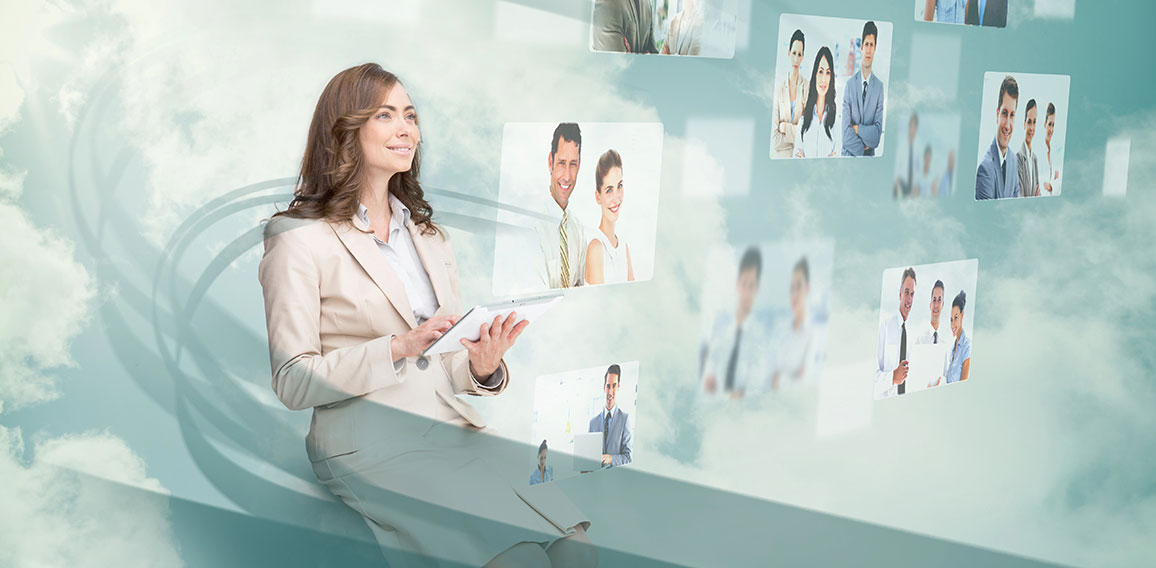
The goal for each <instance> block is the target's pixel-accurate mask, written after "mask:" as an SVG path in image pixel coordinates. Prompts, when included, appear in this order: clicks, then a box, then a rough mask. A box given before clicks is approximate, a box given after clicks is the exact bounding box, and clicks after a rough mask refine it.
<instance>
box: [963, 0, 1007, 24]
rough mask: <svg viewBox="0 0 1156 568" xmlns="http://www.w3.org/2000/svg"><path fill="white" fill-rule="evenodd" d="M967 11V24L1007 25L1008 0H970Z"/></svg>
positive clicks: (965, 20)
mask: <svg viewBox="0 0 1156 568" xmlns="http://www.w3.org/2000/svg"><path fill="white" fill-rule="evenodd" d="M965 12H966V13H967V15H966V16H965V17H964V19H963V23H965V24H968V25H972V26H992V27H996V28H1003V27H1007V0H968V2H967V9H966V10H965Z"/></svg>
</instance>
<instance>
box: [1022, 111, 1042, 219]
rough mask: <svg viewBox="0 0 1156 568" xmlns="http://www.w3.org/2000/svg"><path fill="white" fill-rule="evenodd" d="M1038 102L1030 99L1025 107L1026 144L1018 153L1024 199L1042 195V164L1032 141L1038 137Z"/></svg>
mask: <svg viewBox="0 0 1156 568" xmlns="http://www.w3.org/2000/svg"><path fill="white" fill-rule="evenodd" d="M1038 111H1039V108H1037V107H1036V100H1035V99H1029V100H1028V106H1026V107H1024V143H1023V145H1022V146H1020V151H1019V152H1016V165H1017V166H1019V167H1018V169H1019V177H1020V180H1019V181H1020V195H1021V196H1022V197H1036V196H1037V195H1039V194H1040V163H1039V161H1038V160H1037V157H1036V153H1035V152H1033V151H1032V140H1033V139H1034V138H1035V137H1036V113H1037V112H1038Z"/></svg>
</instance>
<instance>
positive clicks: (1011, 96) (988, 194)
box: [975, 75, 1020, 201]
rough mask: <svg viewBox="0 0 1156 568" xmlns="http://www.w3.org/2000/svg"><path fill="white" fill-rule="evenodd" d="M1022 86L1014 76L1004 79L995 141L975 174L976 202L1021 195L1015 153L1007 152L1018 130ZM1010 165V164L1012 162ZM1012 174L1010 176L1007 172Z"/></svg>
mask: <svg viewBox="0 0 1156 568" xmlns="http://www.w3.org/2000/svg"><path fill="white" fill-rule="evenodd" d="M1019 97H1020V87H1019V83H1016V80H1015V77H1012V76H1011V75H1008V76H1006V77H1004V79H1003V82H1001V83H1000V86H999V106H997V107H996V109H995V119H996V132H995V139H994V140H992V141H991V146H990V147H989V148H988V150H987V154H985V155H984V157H983V159H982V161H980V163H979V167H978V168H977V169H976V171H975V199H976V200H977V201H978V200H981V199H1003V198H1005V197H1019V196H1020V176H1019V166H1018V162H1017V159H1016V154H1015V152H1009V151H1008V144H1009V143H1011V136H1012V132H1013V131H1014V130H1015V120H1016V107H1018V106H1019ZM1009 162H1010V163H1009ZM1009 171H1010V172H1011V175H1010V176H1009V175H1008V172H1009Z"/></svg>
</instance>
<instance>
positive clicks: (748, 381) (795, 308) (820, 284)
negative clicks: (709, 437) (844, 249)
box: [698, 240, 834, 401]
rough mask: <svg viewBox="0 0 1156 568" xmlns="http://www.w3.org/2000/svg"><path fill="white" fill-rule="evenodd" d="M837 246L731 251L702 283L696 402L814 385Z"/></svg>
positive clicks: (710, 263)
mask: <svg viewBox="0 0 1156 568" xmlns="http://www.w3.org/2000/svg"><path fill="white" fill-rule="evenodd" d="M833 259H834V244H833V243H832V242H831V241H829V240H819V241H814V242H793V243H776V244H765V245H751V246H747V247H743V248H741V249H735V248H732V247H729V246H724V247H720V248H717V249H715V250H713V251H711V252H710V254H709V255H708V257H707V262H706V279H705V281H704V283H703V295H702V298H703V308H702V330H701V340H700V342H699V358H698V376H699V389H698V390H699V393H700V397H699V398H700V400H703V401H710V400H725V399H742V398H748V399H749V398H754V397H758V396H762V395H766V394H770V393H774V392H781V391H783V390H785V389H793V388H796V387H800V386H803V385H808V384H813V383H814V382H816V381H817V380H818V378H819V377H820V375H821V373H822V365H823V361H824V360H825V358H826V346H827V333H828V322H829V318H830V312H829V302H830V293H831V269H832V265H833Z"/></svg>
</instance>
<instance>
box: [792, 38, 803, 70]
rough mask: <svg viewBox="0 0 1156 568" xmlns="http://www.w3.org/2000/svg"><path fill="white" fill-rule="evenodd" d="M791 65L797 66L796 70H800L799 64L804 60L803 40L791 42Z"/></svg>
mask: <svg viewBox="0 0 1156 568" xmlns="http://www.w3.org/2000/svg"><path fill="white" fill-rule="evenodd" d="M790 54H791V67H794V68H795V72H798V71H799V64H800V63H802V62H803V42H801V41H798V40H795V41H794V42H792V43H791V50H790Z"/></svg>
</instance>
